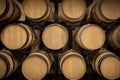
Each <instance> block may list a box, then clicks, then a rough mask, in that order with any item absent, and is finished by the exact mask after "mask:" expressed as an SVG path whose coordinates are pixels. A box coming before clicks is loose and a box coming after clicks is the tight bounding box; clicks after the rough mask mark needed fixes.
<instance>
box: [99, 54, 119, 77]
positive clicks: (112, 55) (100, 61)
mask: <svg viewBox="0 0 120 80" xmlns="http://www.w3.org/2000/svg"><path fill="white" fill-rule="evenodd" d="M107 57H115V58H117V59H118V60H119V61H120V59H119V58H118V57H117V56H116V55H114V54H107V55H104V56H102V57H101V58H100V60H99V62H98V65H100V66H98V72H99V73H100V74H101V75H102V76H104V75H103V73H102V71H101V63H102V61H103V60H104V59H106V58H107ZM104 77H105V78H107V77H106V76H104ZM107 79H109V78H107ZM110 79H112V78H110ZM113 79H114V78H113Z"/></svg>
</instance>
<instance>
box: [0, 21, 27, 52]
mask: <svg viewBox="0 0 120 80" xmlns="http://www.w3.org/2000/svg"><path fill="white" fill-rule="evenodd" d="M11 26H18V27H21V28H23V30H25V33H26V41H25V42H24V44H23V45H22V46H20V47H19V48H15V49H12V48H9V47H7V46H6V45H4V46H5V47H6V48H8V49H12V50H16V49H21V48H22V47H24V46H25V45H26V43H27V42H28V38H29V36H28V31H27V29H26V28H25V27H24V26H21V25H19V24H17V23H13V24H9V25H7V26H6V27H4V29H3V30H2V32H1V41H2V43H3V44H4V41H3V39H2V33H4V31H5V30H6V28H9V27H11Z"/></svg>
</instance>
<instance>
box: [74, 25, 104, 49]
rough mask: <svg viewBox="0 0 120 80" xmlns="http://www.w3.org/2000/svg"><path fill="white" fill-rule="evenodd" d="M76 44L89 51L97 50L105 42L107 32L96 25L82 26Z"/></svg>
mask: <svg viewBox="0 0 120 80" xmlns="http://www.w3.org/2000/svg"><path fill="white" fill-rule="evenodd" d="M76 42H77V43H78V44H79V46H80V47H82V48H84V49H87V50H95V49H98V48H100V47H102V45H103V44H104V42H105V32H104V31H103V29H102V28H101V27H100V26H98V25H95V24H87V25H84V26H82V27H81V28H80V29H79V30H78V32H77V34H76Z"/></svg>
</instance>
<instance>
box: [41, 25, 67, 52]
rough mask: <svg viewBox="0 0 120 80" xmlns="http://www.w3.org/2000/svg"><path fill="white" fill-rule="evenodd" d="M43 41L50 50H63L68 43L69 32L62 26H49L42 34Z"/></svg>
mask: <svg viewBox="0 0 120 80" xmlns="http://www.w3.org/2000/svg"><path fill="white" fill-rule="evenodd" d="M42 41H43V43H44V45H45V46H46V47H47V48H49V49H52V50H58V49H61V48H63V47H64V46H65V45H66V44H67V42H68V32H67V30H66V28H65V27H64V26H62V25H60V24H51V25H48V26H47V27H46V28H45V29H44V31H43V33H42Z"/></svg>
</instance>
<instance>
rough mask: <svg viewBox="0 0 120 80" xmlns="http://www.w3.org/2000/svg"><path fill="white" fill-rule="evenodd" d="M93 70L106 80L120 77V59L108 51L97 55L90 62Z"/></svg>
mask: <svg viewBox="0 0 120 80" xmlns="http://www.w3.org/2000/svg"><path fill="white" fill-rule="evenodd" d="M92 67H93V69H94V70H95V71H96V72H97V73H98V74H99V75H101V76H103V77H105V78H106V79H110V80H114V79H117V78H119V77H120V58H119V57H118V56H116V55H115V54H113V53H112V52H110V51H103V52H100V53H98V54H97V55H96V56H95V57H94V59H93V61H92Z"/></svg>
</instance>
